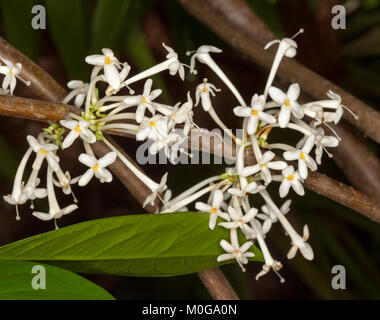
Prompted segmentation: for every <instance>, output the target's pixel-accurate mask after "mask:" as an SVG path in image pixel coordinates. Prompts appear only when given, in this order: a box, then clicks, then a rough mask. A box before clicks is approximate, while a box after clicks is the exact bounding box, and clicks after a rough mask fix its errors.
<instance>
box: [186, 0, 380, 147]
mask: <svg viewBox="0 0 380 320" xmlns="http://www.w3.org/2000/svg"><path fill="white" fill-rule="evenodd" d="M180 2H181V3H182V5H183V7H184V8H185V9H186V10H187V11H188V12H189V13H190V14H192V15H193V16H195V17H196V18H197V19H199V20H200V21H201V22H203V23H204V24H205V25H206V26H207V27H209V28H210V29H211V30H212V31H213V32H215V33H216V34H217V35H218V36H219V37H221V38H222V39H223V40H224V41H226V42H227V43H229V44H230V45H231V46H232V47H234V48H235V49H237V50H239V51H240V52H242V53H243V54H244V55H247V56H248V57H249V58H251V59H252V60H253V61H255V62H257V63H259V64H260V65H262V66H264V67H266V68H270V67H271V65H272V61H273V58H274V54H275V52H274V50H268V51H267V50H264V48H263V44H265V43H266V42H267V41H268V40H271V39H269V38H270V37H269V36H268V33H264V34H265V35H266V37H265V38H264V37H262V35H261V33H260V32H261V30H262V28H255V25H256V23H259V22H258V20H259V19H258V17H257V16H256V15H254V14H253V13H251V14H249V16H248V14H247V12H246V11H244V12H245V14H246V15H247V16H248V17H247V18H245V19H244V20H242V21H250V24H249V28H245V30H244V31H242V30H241V28H240V26H241V24H242V22H241V21H240V23H239V22H238V21H239V19H237V18H236V17H235V16H234V17H233V18H231V19H226V17H227V15H226V12H228V13H231V12H232V11H233V10H235V9H233V10H232V9H231V8H232V7H231V6H232V4H234V8H237V7H239V6H240V7H242V6H244V5H245V4H244V3H243V1H242V0H234V1H227V0H207V1H206V0H180ZM240 10H242V9H240ZM267 38H268V39H267ZM259 41H260V42H259ZM278 74H279V76H280V77H283V78H285V79H286V80H289V81H291V82H299V83H302V88H303V90H304V91H305V92H306V93H308V94H310V95H311V96H313V97H315V98H318V99H326V92H327V91H328V90H332V91H334V92H336V93H338V94H339V95H341V96H342V99H343V101H344V103H345V104H346V105H348V106H350V108H351V109H352V110H353V111H354V112H355V113H356V114H357V115H358V116H359V117H360V121H355V120H354V118H353V117H352V116H351V115H350V114H348V113H345V115H344V117H345V119H346V120H347V121H349V122H350V123H352V124H353V125H354V126H357V127H358V128H360V129H361V130H362V131H363V132H364V133H365V134H366V135H367V136H369V137H371V138H372V139H373V140H375V141H376V142H378V143H380V113H379V112H377V111H376V110H374V109H372V108H371V107H369V106H368V105H367V104H365V103H364V102H362V101H361V100H359V99H358V98H356V97H354V96H353V95H351V94H350V93H348V92H346V91H344V90H343V89H341V88H340V87H338V86H337V85H335V84H333V83H332V82H331V81H329V80H327V79H325V78H323V77H321V76H320V75H318V74H317V73H315V72H313V71H311V70H310V69H308V68H306V67H305V66H303V65H301V64H299V63H298V62H297V61H295V60H292V59H284V60H283V61H282V63H281V65H280V68H279V70H278ZM316 84H318V85H316Z"/></svg>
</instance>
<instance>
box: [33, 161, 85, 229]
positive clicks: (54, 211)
mask: <svg viewBox="0 0 380 320" xmlns="http://www.w3.org/2000/svg"><path fill="white" fill-rule="evenodd" d="M46 188H47V196H48V200H49V213H45V212H39V211H34V212H33V215H34V216H35V217H37V218H38V219H41V220H44V221H48V220H51V219H59V218H61V217H62V216H63V215H66V214H69V213H71V212H73V211H74V210H76V209H77V208H78V206H77V205H76V204H71V205H69V206H67V207H65V208H63V209H61V208H60V207H59V205H58V202H57V198H56V196H55V192H54V184H53V172H52V170H51V168H50V167H48V170H47V179H46ZM55 227H56V229H58V227H57V225H55Z"/></svg>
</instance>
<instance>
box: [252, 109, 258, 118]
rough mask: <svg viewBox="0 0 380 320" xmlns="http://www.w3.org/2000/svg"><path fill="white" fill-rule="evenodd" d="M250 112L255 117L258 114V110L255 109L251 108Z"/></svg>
mask: <svg viewBox="0 0 380 320" xmlns="http://www.w3.org/2000/svg"><path fill="white" fill-rule="evenodd" d="M251 113H252V115H253V116H256V117H257V115H258V113H259V112H258V111H257V110H256V109H255V110H252V112H251Z"/></svg>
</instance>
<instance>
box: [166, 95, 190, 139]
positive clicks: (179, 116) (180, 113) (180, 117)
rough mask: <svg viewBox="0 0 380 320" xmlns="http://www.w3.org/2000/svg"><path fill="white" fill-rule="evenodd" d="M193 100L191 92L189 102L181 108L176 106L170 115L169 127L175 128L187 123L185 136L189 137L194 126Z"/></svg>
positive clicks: (188, 97) (178, 105) (184, 131)
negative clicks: (177, 125)
mask: <svg viewBox="0 0 380 320" xmlns="http://www.w3.org/2000/svg"><path fill="white" fill-rule="evenodd" d="M193 114H194V112H193V100H192V99H191V96H190V92H187V101H186V102H185V103H184V104H182V106H180V104H179V103H178V104H176V105H175V106H174V108H173V109H172V110H171V112H170V114H169V126H170V127H174V126H175V125H176V124H180V123H185V125H184V128H183V134H184V135H185V136H187V134H188V133H189V131H190V129H191V128H192V127H193V126H194V123H193Z"/></svg>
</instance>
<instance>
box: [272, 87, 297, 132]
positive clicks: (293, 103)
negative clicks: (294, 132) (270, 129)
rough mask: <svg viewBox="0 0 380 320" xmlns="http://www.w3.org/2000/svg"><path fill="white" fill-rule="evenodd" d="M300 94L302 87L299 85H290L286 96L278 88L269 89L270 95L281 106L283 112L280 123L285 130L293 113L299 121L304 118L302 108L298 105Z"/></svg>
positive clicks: (279, 119) (281, 112)
mask: <svg viewBox="0 0 380 320" xmlns="http://www.w3.org/2000/svg"><path fill="white" fill-rule="evenodd" d="M299 94H300V87H299V85H298V83H293V84H292V85H290V87H289V89H288V92H287V93H286V94H285V93H284V92H282V91H281V90H280V89H278V88H276V87H270V88H269V95H270V96H271V98H272V99H273V101H275V102H276V103H278V104H279V105H280V106H281V111H280V114H279V117H278V123H279V125H280V127H281V128H285V127H286V126H287V124H288V123H289V120H290V114H291V113H292V114H293V115H294V116H295V117H296V118H297V119H301V118H302V117H303V110H302V107H301V106H300V105H299V104H298V102H297V99H298V96H299Z"/></svg>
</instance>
